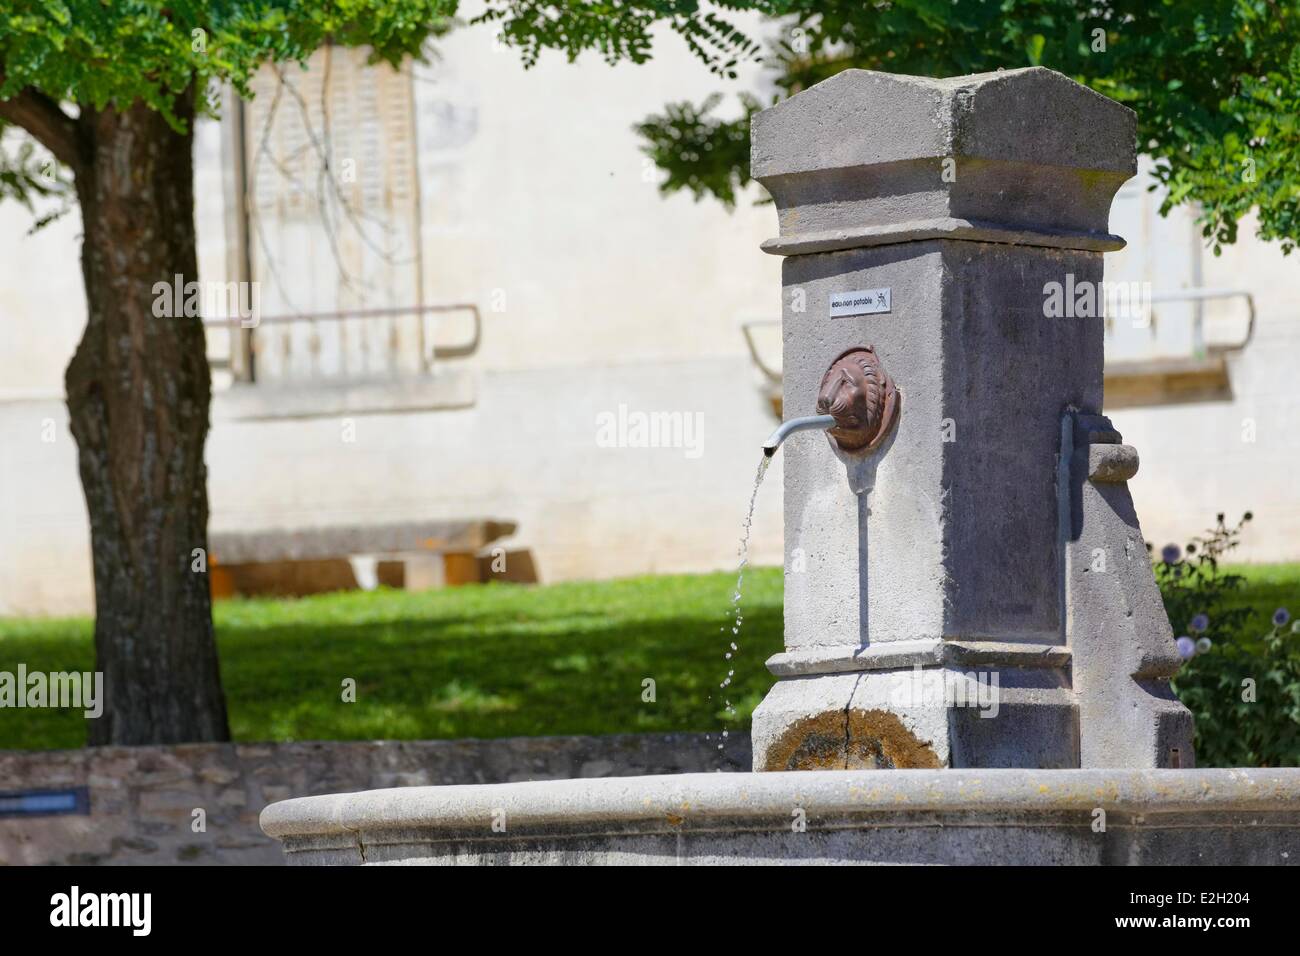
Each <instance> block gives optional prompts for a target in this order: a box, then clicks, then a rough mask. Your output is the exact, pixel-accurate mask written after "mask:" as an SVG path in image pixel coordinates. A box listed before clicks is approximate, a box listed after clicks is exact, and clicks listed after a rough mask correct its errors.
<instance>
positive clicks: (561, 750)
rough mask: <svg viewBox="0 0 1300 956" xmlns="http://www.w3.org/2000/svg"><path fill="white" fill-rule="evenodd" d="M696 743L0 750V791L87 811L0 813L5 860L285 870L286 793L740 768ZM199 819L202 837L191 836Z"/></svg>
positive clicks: (681, 739)
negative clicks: (77, 803)
mask: <svg viewBox="0 0 1300 956" xmlns="http://www.w3.org/2000/svg"><path fill="white" fill-rule="evenodd" d="M717 744H718V738H717V736H716V735H713V736H712V737H711V739H707V740H706V739H705V736H704V735H703V734H627V735H618V736H609V737H512V738H506V739H502V740H411V741H374V742H312V743H287V744H186V745H182V746H175V747H89V748H85V749H82V750H46V751H31V750H6V751H0V793H13V792H15V791H23V790H39V789H59V788H70V787H87V788H88V789H89V792H90V813H89V815H73V814H69V815H63V816H42V817H0V865H15V864H65V863H70V864H176V863H183V864H273V865H274V864H280V863H282V862H283V856H282V854H281V852H280V848H279V845H278V844H277V843H276V842H275V841H274V840H272V839H270V838H269V837H266V836H265V835H263V833H262V831H261V829H260V828H259V827H258V824H257V819H258V815H259V814H260V813H261V812H262V808H263V807H265V806H266V805H267V804H268V803H274V802H275V801H277V800H283V799H285V798H286V797H291V796H295V797H296V796H307V795H313V794H323V793H340V792H343V791H352V790H370V789H376V788H383V787H407V786H424V785H433V784H465V783H507V782H511V781H518V780H548V779H562V778H568V777H616V776H635V775H642V774H662V773H690V772H699V771H710V770H728V771H744V770H748V769H749V760H750V757H749V737H748V735H746V734H732V735H731V738H730V740H729V741H728V743H727V746H726V750H725V751H719V750H718V746H717ZM195 810H202V811H203V814H202V816H203V818H204V823H205V829H203V830H201V831H197V832H196V829H195V828H196V826H197V822H198V817H197V816H196V814H195V812H194V811H195Z"/></svg>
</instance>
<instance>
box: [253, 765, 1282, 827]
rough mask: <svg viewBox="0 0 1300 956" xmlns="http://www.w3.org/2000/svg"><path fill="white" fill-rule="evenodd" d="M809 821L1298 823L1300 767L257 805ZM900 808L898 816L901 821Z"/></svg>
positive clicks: (689, 779)
mask: <svg viewBox="0 0 1300 956" xmlns="http://www.w3.org/2000/svg"><path fill="white" fill-rule="evenodd" d="M791 807H802V808H804V809H805V810H806V811H807V812H808V813H809V815H810V816H812V815H817V816H822V817H838V818H849V819H850V820H854V819H856V820H859V822H860V823H862V824H864V825H866V824H868V823H869V821H870V818H871V817H873V816H874V815H880V814H883V815H889V816H891V817H893V820H892V822H891V825H894V826H898V825H915V826H929V825H933V821H932V819H929V818H927V814H928V815H933V814H935V813H959V814H963V815H974V816H980V815H984V814H1005V813H1012V814H1014V815H1016V816H1018V817H1021V816H1026V815H1042V814H1060V813H1064V812H1083V813H1091V812H1092V810H1093V809H1094V808H1097V807H1104V808H1106V809H1107V810H1108V811H1112V812H1119V813H1131V814H1134V815H1137V816H1146V815H1155V816H1158V815H1160V814H1179V813H1195V814H1197V815H1202V814H1207V813H1210V814H1212V813H1241V812H1249V813H1279V814H1288V815H1300V769H1292V768H1288V769H1270V770H1256V769H1209V770H1150V769H1107V770H1095V769H1090V770H1029V769H1002V770H864V771H847V770H846V771H796V772H771V773H740V774H737V773H704V774H701V773H691V774H678V775H664V776H646V777H604V778H596V779H583V780H546V781H529V782H521V783H505V784H489V785H470V786H452V787H402V788H397V789H390V790H372V791H368V792H363V793H354V794H332V795H328V796H317V797H299V798H295V799H292V800H284V801H281V802H279V803H273V804H271V805H270V806H268V807H266V809H264V810H263V811H262V815H261V826H262V829H263V830H264V831H265V832H266V833H267V834H268V835H269V836H272V837H276V838H278V839H281V840H287V841H288V842H290V843H293V842H297V841H298V840H301V839H305V838H314V839H316V840H320V839H321V838H326V839H328V838H331V837H334V838H337V837H344V838H349V839H350V838H355V837H356V835H357V834H362V833H364V834H366V836H367V838H368V839H370V840H373V839H374V836H375V834H380V833H383V832H385V831H391V832H394V833H398V834H410V833H411V832H412V831H420V832H422V833H426V834H429V835H430V836H431V837H433V838H437V837H438V835H439V834H441V835H442V836H443V837H447V838H450V837H454V836H455V835H457V834H467V833H468V834H478V835H482V834H483V833H484V832H485V830H487V828H488V827H489V826H490V824H491V822H492V820H493V817H494V815H496V814H500V813H504V814H506V815H507V818H508V819H509V829H510V833H511V834H512V835H513V836H515V837H518V836H520V835H527V834H529V833H530V832H531V833H544V832H550V831H553V830H555V829H556V828H562V829H570V828H573V827H577V828H578V829H580V830H583V831H585V832H599V831H601V830H605V829H607V828H608V829H610V830H616V831H619V832H627V831H629V830H630V831H633V832H656V831H661V830H663V829H664V828H665V827H667V828H670V829H671V828H682V827H697V828H698V827H707V826H709V824H710V823H711V822H714V823H719V824H720V823H723V822H726V823H729V824H735V823H737V822H744V821H751V822H753V823H754V824H756V825H758V826H761V827H768V826H786V825H788V820H789V815H790V809H791ZM900 813H901V816H900Z"/></svg>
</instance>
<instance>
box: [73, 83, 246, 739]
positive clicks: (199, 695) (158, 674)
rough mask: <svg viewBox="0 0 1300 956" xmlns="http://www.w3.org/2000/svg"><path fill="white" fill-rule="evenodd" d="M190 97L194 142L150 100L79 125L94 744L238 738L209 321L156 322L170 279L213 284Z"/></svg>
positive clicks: (83, 453) (80, 436) (185, 110)
mask: <svg viewBox="0 0 1300 956" xmlns="http://www.w3.org/2000/svg"><path fill="white" fill-rule="evenodd" d="M181 99H182V102H181V104H180V106H179V107H178V113H179V114H180V116H181V118H182V119H183V120H184V121H185V122H186V123H187V124H189V125H188V127H187V129H188V130H190V131H189V132H186V133H184V134H182V133H177V132H176V131H175V130H173V129H172V128H171V127H169V126H168V125H167V123H166V121H165V120H164V119H163V118H162V116H161V115H159V114H158V113H157V112H156V111H154V110H151V109H149V108H148V107H146V106H144V105H143V104H136V105H134V106H132V107H130V108H128V109H124V110H117V109H114V108H106V109H103V110H93V109H89V108H86V109H84V110H83V112H82V115H81V116H80V118H79V119H78V120H77V132H78V137H79V149H80V153H81V155H80V160H79V163H78V166H77V177H76V178H77V193H78V198H79V200H80V205H81V214H82V219H83V223H84V239H83V245H82V254H81V263H82V272H83V275H84V279H85V286H86V304H87V307H88V320H87V322H86V330H85V334H84V335H83V336H82V339H81V342H80V344H79V345H78V347H77V351H76V354H75V355H74V356H73V358H72V361H71V363H70V364H69V366H68V371H67V376H66V387H67V396H68V411H69V415H70V419H71V428H72V434H73V437H74V438H75V439H76V442H77V449H78V453H79V466H80V471H81V484H82V489H83V491H84V492H85V496H86V507H87V510H88V512H89V514H90V536H91V550H92V558H93V565H94V576H95V608H96V613H95V657H96V669H97V670H99V671H102V672H103V674H104V697H105V700H104V709H103V715H102V716H101V717H99V718H98V719H92V720H89V721H88V728H89V730H88V738H89V742H90V743H91V744H109V743H112V744H157V743H178V742H183V741H212V740H228V739H229V738H230V731H229V728H228V726H227V722H226V706H225V698H224V696H223V694H222V690H221V676H220V671H219V669H218V665H217V647H216V639H215V635H214V632H213V627H212V607H211V597H210V592H209V590H208V575H207V573H206V556H207V546H208V543H207V523H208V493H207V468H206V466H205V464H204V460H203V451H204V444H205V442H206V440H207V433H208V412H209V406H210V404H211V378H210V375H209V370H208V364H207V357H206V350H205V344H204V335H203V327H202V319H201V317H200V316H198V315H190V316H186V315H185V314H184V311H185V310H184V309H183V308H181V309H180V311H179V312H178V311H177V309H176V308H175V307H176V306H182V307H183V305H184V302H180V303H173V302H172V300H171V297H170V296H169V297H168V298H167V300H166V303H167V313H168V314H167V315H166V316H164V317H161V318H160V317H156V316H155V314H154V305H155V300H156V299H157V295H156V292H155V285H156V284H157V283H160V282H162V283H166V284H167V287H168V288H169V289H170V288H172V287H173V285H174V283H175V281H176V280H175V277H176V276H178V275H179V276H181V277H182V278H181V280H180V281H181V283H182V286H183V284H184V283H185V282H189V281H194V280H197V278H198V264H197V257H196V252H195V229H194V175H193V156H192V152H191V149H192V145H193V135H192V121H193V112H194V110H193V94H192V92H191V93H190V94H187V95H185V96H184V97H182V98H181ZM196 549H202V555H203V562H204V563H203V565H202V569H201V570H199V571H195V570H193V569H192V566H193V565H194V564H195V562H196V554H197V552H196Z"/></svg>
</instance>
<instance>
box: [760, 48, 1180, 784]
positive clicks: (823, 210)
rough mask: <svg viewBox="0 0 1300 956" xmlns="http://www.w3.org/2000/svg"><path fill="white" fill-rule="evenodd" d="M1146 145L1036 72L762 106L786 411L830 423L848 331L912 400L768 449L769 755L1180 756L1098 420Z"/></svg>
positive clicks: (1131, 531) (764, 707) (1147, 603)
mask: <svg viewBox="0 0 1300 956" xmlns="http://www.w3.org/2000/svg"><path fill="white" fill-rule="evenodd" d="M1135 133H1136V121H1135V116H1134V114H1133V113H1132V112H1131V111H1130V110H1129V109H1127V108H1126V107H1123V106H1121V105H1119V104H1118V103H1115V102H1113V101H1111V100H1109V99H1107V98H1106V97H1104V96H1101V95H1100V94H1097V93H1095V92H1093V91H1091V90H1089V89H1087V88H1086V87H1083V86H1080V85H1079V84H1077V83H1074V82H1073V81H1071V80H1070V79H1068V78H1066V77H1064V76H1062V75H1060V74H1058V73H1054V72H1052V71H1050V70H1046V69H1042V68H1031V69H1024V70H1008V71H1005V72H998V73H989V74H982V75H976V76H966V77H957V78H952V79H944V80H935V79H927V78H921V77H907V76H896V75H892V74H884V73H875V72H868V71H863V70H848V71H845V72H842V73H839V74H837V75H836V76H834V77H832V78H831V79H829V80H826V81H825V82H823V83H819V84H817V85H816V86H814V87H811V88H810V89H808V90H806V91H804V92H802V93H799V94H797V95H796V96H794V97H792V98H791V99H789V100H786V101H785V102H783V103H780V104H778V105H776V106H774V107H772V108H771V109H768V110H765V111H764V112H762V113H760V114H758V115H757V116H756V117H755V119H754V123H753V173H754V176H755V178H756V179H758V180H759V181H760V182H762V183H763V185H764V186H766V187H767V189H768V191H769V192H770V193H771V194H772V197H773V199H774V200H775V203H776V208H777V212H778V221H779V226H780V234H779V236H778V237H777V238H775V239H770V240H768V241H767V242H765V243H764V245H763V248H764V250H765V251H766V252H769V253H772V254H775V255H780V256H784V257H785V262H784V265H783V287H784V288H783V326H784V388H785V402H784V407H785V412H786V414H787V415H788V416H790V417H797V416H802V415H811V414H814V413H815V412H817V411H819V409H818V408H816V407H815V406H816V401H817V397H818V394H819V390H820V389H821V388H822V387H823V379H824V376H826V374H827V369H828V367H829V366H830V365H831V363H832V362H834V361H835V360H836V359H837V358H838V357H840V356H842V355H843V354H844V353H845V352H846V351H848V350H850V349H853V348H857V347H867V346H869V347H871V348H872V349H873V350H874V355H875V356H876V357H877V358H878V360H879V362H880V364H881V366H882V367H883V369H884V370H885V371H886V372H887V374H888V376H890V377H891V378H892V381H893V382H894V383H895V385H896V387H897V391H898V399H899V401H898V409H897V412H896V415H895V417H896V419H897V420H896V421H895V422H894V423H893V424H892V429H891V431H890V433H889V434H888V436H887V437H885V438H884V440H883V442H881V443H880V444H879V445H878V447H876V448H874V450H871V451H858V452H852V451H848V452H846V451H845V450H843V448H842V447H841V446H840V444H839V443H838V442H837V441H836V440H835V439H833V438H832V437H830V436H829V435H827V434H825V433H816V432H810V433H803V434H800V435H797V436H794V437H792V438H791V439H790V440H789V441H787V442H786V444H785V446H784V448H783V451H782V454H784V455H785V456H786V460H785V465H784V471H785V552H786V554H785V558H786V568H785V644H786V648H785V651H784V653H781V654H778V655H776V656H775V657H774V658H772V659H771V660H770V661H769V662H768V666H769V668H770V670H771V671H772V672H773V673H774V674H775V675H776V676H777V677H778V678H779V680H778V682H777V683H776V685H775V686H774V687H773V688H772V690H771V692H770V693H769V694H768V696H767V697H766V699H765V700H764V701H763V702H762V704H761V705H760V706H759V708H758V710H757V711H756V712H755V714H754V728H753V740H754V768H755V769H756V770H797V769H827V768H850V769H852V768H865V767H1037V768H1068V767H1104V766H1113V767H1170V766H1181V767H1189V766H1191V765H1192V750H1191V717H1190V714H1189V713H1188V712H1187V711H1186V709H1185V708H1183V707H1182V705H1181V704H1179V703H1178V702H1177V700H1176V699H1174V697H1173V695H1172V693H1171V692H1170V690H1169V686H1168V678H1169V676H1170V675H1171V674H1173V673H1174V671H1175V670H1176V668H1177V666H1178V659H1177V655H1176V652H1175V649H1174V643H1173V637H1172V634H1171V633H1170V630H1169V625H1168V622H1167V621H1166V619H1165V617H1164V612H1163V609H1162V607H1161V604H1160V599H1159V594H1158V593H1157V591H1156V587H1155V582H1154V579H1153V577H1152V573H1151V568H1150V563H1149V559H1148V556H1147V553H1146V550H1145V547H1144V545H1143V540H1142V536H1141V531H1140V529H1139V528H1138V525H1137V520H1136V517H1135V516H1134V514H1133V508H1132V503H1131V500H1130V499H1129V495H1128V491H1127V487H1126V485H1125V481H1126V480H1127V479H1128V478H1129V477H1131V476H1132V474H1133V473H1134V472H1135V471H1136V466H1137V458H1136V453H1135V452H1133V449H1131V448H1129V447H1128V446H1126V445H1123V444H1122V443H1121V440H1120V436H1119V435H1118V433H1117V432H1115V430H1114V429H1113V427H1112V426H1111V424H1110V423H1109V421H1107V420H1106V419H1105V418H1103V417H1102V416H1101V407H1102V335H1103V318H1102V299H1104V295H1103V293H1104V289H1103V287H1102V254H1103V253H1104V252H1106V251H1109V250H1115V249H1119V248H1121V247H1122V246H1123V240H1122V239H1120V238H1119V237H1118V236H1114V235H1111V234H1110V233H1109V232H1108V231H1107V228H1108V227H1107V219H1108V215H1109V209H1110V204H1111V200H1112V198H1113V197H1114V194H1115V192H1116V191H1117V190H1118V189H1119V187H1120V185H1121V184H1123V183H1124V181H1125V180H1127V179H1128V178H1130V177H1131V176H1132V175H1134V173H1135V172H1136V162H1135V155H1134V139H1135ZM823 411H824V409H823ZM882 437H884V436H882Z"/></svg>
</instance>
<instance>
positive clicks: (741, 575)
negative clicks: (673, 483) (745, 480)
mask: <svg viewBox="0 0 1300 956" xmlns="http://www.w3.org/2000/svg"><path fill="white" fill-rule="evenodd" d="M771 462H772V459H770V458H768V457H767V456H766V455H764V456H763V458H762V460H761V461H759V463H758V473H757V474H756V475H754V490H753V491H751V492H750V494H749V510H748V511H747V512H745V523H744V524H743V525H742V526H741V532H740V548H739V549H738V551H737V554H738V555H739V557H740V566H739V569H738V570H737V571H736V589H735V591H733V592H732V595H731V607H730V608H728V610H727V615H728V616H729V617H730V618H731V634H732V638H733V640H731V641H730V642H729V645H728V646H729V647H730V648H731V650H729V651H727V652H725V655H724V660H727V661H731V660H732V659H733V657H734V656H735V655H737V654H738V653H739V652H740V645H739V644H738V643H737V642H736V640H735V638H737V637H739V636H740V629H741V628H742V627H743V626H744V623H745V616H744V614H742V613H741V607H740V600H741V595H742V593H743V592H744V588H745V569H746V568H747V567H749V532H750V529H751V527H752V526H753V524H754V505H755V503H756V502H757V501H758V489H759V486H761V485H762V484H763V476H764V475H765V474H767V467H768V465H769V464H771ZM718 630H719V631H721V632H722V633H724V634H725V633H726V631H727V625H726V624H723V625H722V627H720V628H719V629H718ZM735 674H736V671H735V669H734V668H732V669H729V670H728V671H727V676H726V677H725V678H724V679H723V681H722V682H721V683H720V684H718V687H719V689H722V690H725V689H726V688H727V687H729V686H731V679H732V678H733V677H734V676H735ZM712 698H713V695H712V694H710V695H709V699H710V700H712ZM723 714H724V715H725V719H726V720H735V718H736V707H735V705H734V704H732V702H731V701H730V700H725V699H724V700H723ZM728 736H729V731H728V730H727V729H726V728H725V727H724V728H723V731H722V739H723V741H724V743H725V741H726V739H727V737H728ZM723 746H724V744H723V743H720V744H718V749H719V750H722V749H723Z"/></svg>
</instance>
